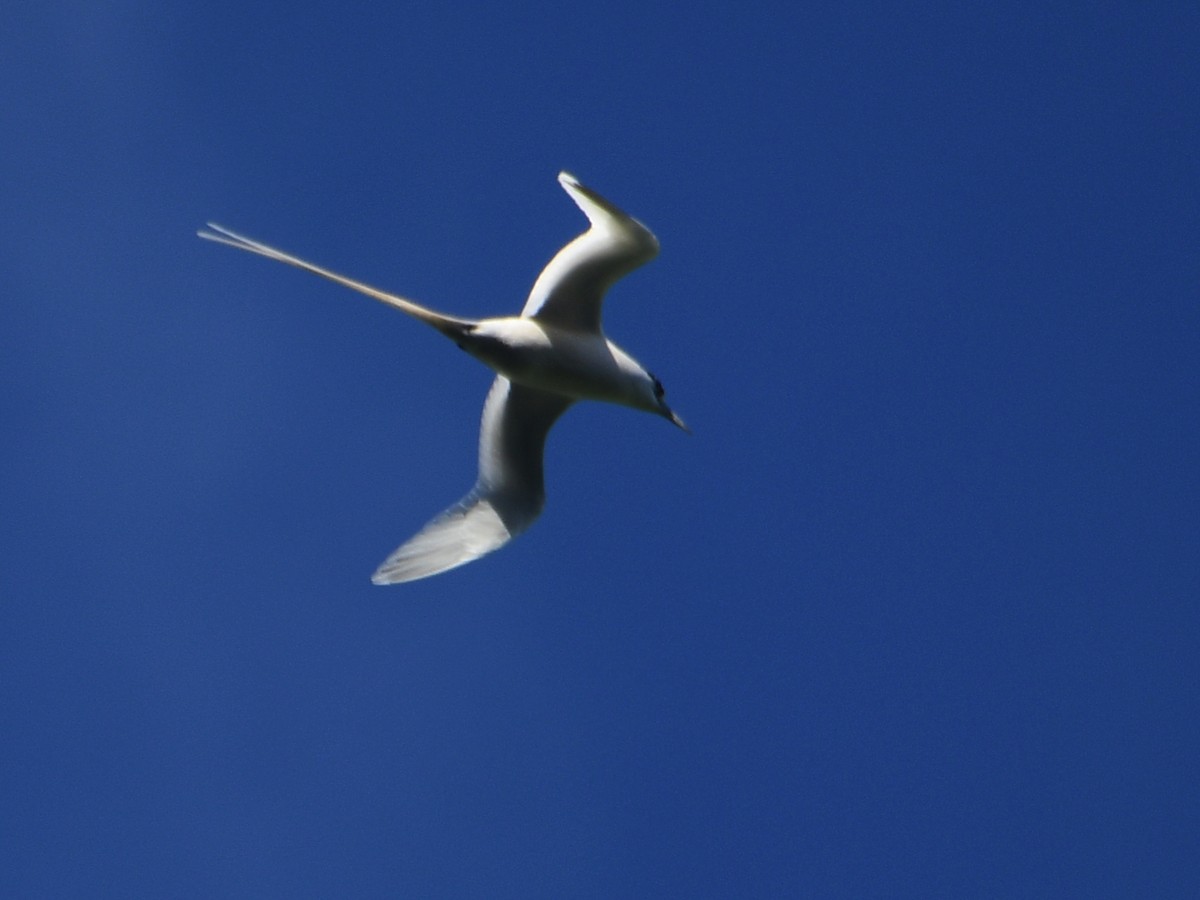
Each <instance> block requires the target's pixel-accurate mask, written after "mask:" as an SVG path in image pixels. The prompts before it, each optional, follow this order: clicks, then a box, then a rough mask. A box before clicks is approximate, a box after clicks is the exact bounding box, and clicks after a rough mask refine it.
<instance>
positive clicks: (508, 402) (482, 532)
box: [371, 376, 571, 584]
mask: <svg viewBox="0 0 1200 900" xmlns="http://www.w3.org/2000/svg"><path fill="white" fill-rule="evenodd" d="M570 405H571V399H570V398H569V397H564V396H560V395H558V394H551V393H547V392H546V391H539V390H536V389H534V388H529V387H523V386H522V385H518V384H513V383H511V382H510V381H509V380H508V379H507V378H504V377H502V376H501V377H497V378H496V380H495V381H494V382H493V383H492V389H491V391H489V392H488V397H487V401H486V402H485V403H484V405H483V422H482V425H481V426H480V434H479V480H478V481H476V483H475V487H474V488H472V489H471V492H470V493H469V494H467V496H465V497H464V498H463V499H462V500H460V501H459V502H458V503H456V504H454V506H452V507H450V508H449V509H448V510H446V511H445V512H443V513H442V514H441V515H439V516H438V517H437V518H435V519H434V520H433V521H432V522H430V523H429V524H428V525H426V526H425V527H424V528H422V529H421V530H420V531H419V532H418V533H417V534H416V535H415V536H414V537H412V538H410V539H409V540H408V541H407V542H406V543H405V544H404V545H403V546H401V547H400V549H398V550H397V551H396V552H395V553H393V554H392V555H391V556H389V557H388V558H387V559H386V560H385V561H384V563H383V565H381V566H380V567H379V569H378V570H377V571H376V572H375V574H374V575H373V576H371V580H372V581H373V582H375V583H376V584H399V583H401V582H405V581H415V580H416V579H418V578H426V577H428V576H430V575H436V574H438V573H439V572H445V571H446V570H447V569H453V568H455V567H456V566H461V565H463V564H464V563H468V562H471V560H473V559H478V558H479V557H481V556H484V555H485V554H488V553H491V552H492V551H493V550H498V549H499V548H500V547H503V546H504V545H505V544H507V543H508V542H509V541H510V540H512V538H514V537H516V536H517V535H518V534H520V533H521V532H522V531H524V530H525V529H526V528H528V527H529V526H530V525H532V524H533V522H534V520H535V519H537V517H538V515H539V514H540V513H541V511H542V503H543V502H544V500H545V497H546V494H545V487H544V483H543V479H542V450H543V448H544V447H545V444H546V435H547V434H548V433H549V431H550V428H551V426H552V425H553V424H554V423H555V421H556V420H557V419H558V417H559V416H561V415H562V414H563V412H564V411H566V409H567V407H568V406H570Z"/></svg>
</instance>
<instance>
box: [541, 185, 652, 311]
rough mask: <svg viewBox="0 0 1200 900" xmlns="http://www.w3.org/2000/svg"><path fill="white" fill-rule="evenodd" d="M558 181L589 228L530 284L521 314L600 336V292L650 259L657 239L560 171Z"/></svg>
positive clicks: (635, 220)
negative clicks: (531, 286)
mask: <svg viewBox="0 0 1200 900" xmlns="http://www.w3.org/2000/svg"><path fill="white" fill-rule="evenodd" d="M558 181H559V183H560V184H561V185H562V186H563V190H565V191H566V192H567V193H568V194H569V195H570V196H571V199H572V200H574V201H575V204H576V205H577V206H578V207H579V208H580V209H581V210H583V213H584V215H586V216H587V217H588V221H589V222H590V223H591V226H592V227H591V228H589V229H588V230H587V231H585V232H584V233H583V234H581V235H580V236H579V237H577V238H575V240H573V241H571V243H569V244H567V246H565V247H563V248H562V249H561V250H559V251H558V253H557V254H556V255H555V257H554V259H552V260H550V262H549V264H548V265H547V266H546V268H545V269H543V270H542V274H541V275H539V276H538V279H537V281H536V282H534V285H533V290H532V291H530V293H529V299H528V300H527V301H525V308H524V309H522V310H521V315H522V316H525V317H527V318H532V319H539V320H541V321H543V322H546V323H548V324H551V325H557V326H559V327H562V328H572V329H575V330H576V331H584V332H587V333H589V334H600V332H601V328H600V308H601V305H602V304H603V302H604V292H605V291H607V290H608V289H609V287H611V286H612V284H613V282H615V281H616V280H617V279H619V278H621V277H623V276H625V275H628V274H629V273H630V272H632V271H633V270H634V269H636V268H638V266H641V265H644V264H645V263H648V262H649V261H650V260H652V259H654V257H655V256H657V255H658V239H657V238H656V237H655V236H654V235H653V234H651V232H650V229H648V228H647V227H646V226H645V225H643V224H642V223H641V222H639V221H638V220H637V219H634V218H633V217H631V216H628V215H626V214H625V213H624V212H622V211H621V210H619V209H618V208H617V207H615V206H613V205H612V204H611V203H609V202H608V201H607V200H605V199H604V198H603V197H601V196H600V195H599V194H597V193H596V192H595V191H593V190H591V189H590V188H587V187H584V186H583V185H582V184H580V183H579V182H578V181H577V180H576V179H575V177H574V176H573V175H570V174H568V173H567V172H560V173H559V176H558Z"/></svg>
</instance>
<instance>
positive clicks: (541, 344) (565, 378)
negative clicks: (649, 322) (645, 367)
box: [462, 318, 629, 403]
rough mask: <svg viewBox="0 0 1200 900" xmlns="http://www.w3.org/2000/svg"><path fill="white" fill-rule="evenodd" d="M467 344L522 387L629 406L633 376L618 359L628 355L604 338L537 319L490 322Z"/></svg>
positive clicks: (470, 349) (476, 332)
mask: <svg viewBox="0 0 1200 900" xmlns="http://www.w3.org/2000/svg"><path fill="white" fill-rule="evenodd" d="M462 346H463V349H464V350H466V351H467V352H469V353H470V354H471V355H472V356H475V357H476V358H478V359H479V360H481V361H482V362H484V363H485V364H487V365H488V366H489V367H490V368H492V369H494V370H495V371H496V372H498V373H499V374H501V375H503V376H504V377H505V378H508V379H509V380H510V381H514V382H516V383H518V384H523V385H525V386H527V387H532V388H537V389H539V390H544V391H549V392H550V393H554V394H563V395H565V396H568V397H573V398H575V399H579V400H603V401H608V402H610V403H625V402H627V400H626V397H627V394H628V393H629V378H628V375H627V373H626V372H625V370H624V367H623V366H622V365H621V362H620V360H619V359H618V355H620V356H624V354H621V353H620V351H619V350H616V348H614V347H612V346H611V345H610V344H609V342H608V341H607V340H605V338H604V336H603V335H593V334H582V333H579V332H574V331H568V330H566V329H559V328H552V327H548V326H544V325H542V324H541V323H538V322H536V321H534V320H532V319H524V318H521V319H490V320H485V321H484V322H481V323H480V324H479V326H477V327H476V328H475V330H474V331H473V332H472V334H471V335H470V336H469V337H468V338H467V339H466V340H464V342H463V345H462ZM614 351H615V352H614Z"/></svg>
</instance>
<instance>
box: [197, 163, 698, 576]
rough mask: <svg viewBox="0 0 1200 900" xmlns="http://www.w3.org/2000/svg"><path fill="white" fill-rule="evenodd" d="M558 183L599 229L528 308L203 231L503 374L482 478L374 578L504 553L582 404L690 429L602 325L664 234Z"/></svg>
mask: <svg viewBox="0 0 1200 900" xmlns="http://www.w3.org/2000/svg"><path fill="white" fill-rule="evenodd" d="M558 181H559V184H561V185H562V187H563V190H565V191H566V192H567V195H568V196H570V198H571V199H572V200H573V201H574V202H575V204H576V206H578V207H579V209H580V210H581V211H582V212H583V214H584V215H585V216H586V217H587V219H588V223H589V227H588V228H587V229H586V230H585V231H584V232H583V233H582V234H580V235H579V236H578V237H576V238H575V239H574V240H572V241H570V242H569V243H568V244H567V245H566V246H564V247H563V248H562V249H561V250H559V251H558V253H556V254H555V255H554V257H553V258H552V259H551V260H550V262H549V263H548V264H547V265H546V267H545V268H544V269H543V270H542V272H541V274H540V275H539V276H538V277H537V279H536V280H535V282H534V284H533V288H532V290H531V291H530V293H529V297H528V299H527V300H526V301H525V305H524V307H523V308H522V309H521V312H520V314H519V315H517V316H502V317H495V318H484V319H468V318H462V317H458V316H450V315H446V314H444V313H441V312H437V311H435V310H433V309H431V308H429V307H427V306H424V305H422V304H420V303H416V302H414V301H413V300H409V299H406V298H404V297H400V296H397V295H395V294H391V293H388V292H386V291H382V290H379V289H378V288H375V287H372V286H370V285H368V284H365V283H363V282H361V281H356V280H354V279H352V278H348V277H346V276H345V275H340V274H338V273H337V272H334V271H332V270H330V269H326V268H323V267H321V266H318V265H315V264H313V263H311V262H307V261H306V260H303V259H300V258H299V257H296V256H292V255H291V254H289V253H285V252H283V251H282V250H277V249H275V248H274V247H270V246H268V245H267V244H263V243H260V242H259V241H256V240H252V239H251V238H248V237H245V236H244V235H241V234H238V233H237V232H234V231H231V230H230V229H228V228H225V227H223V226H221V225H218V224H216V223H214V222H209V223H207V228H206V229H201V230H199V231H198V232H197V235H198V236H199V237H201V238H204V239H205V240H208V241H214V242H216V243H218V244H225V245H227V246H229V247H234V248H236V249H238V250H244V251H246V252H248V253H254V254H257V255H258V256H264V257H266V258H267V259H273V260H277V261H278V262H282V263H286V264H288V265H291V266H295V267H297V268H299V269H304V270H305V271H308V272H312V273H314V274H316V275H320V276H321V277H323V278H327V279H329V280H331V281H334V282H336V283H338V284H340V285H343V286H345V287H348V288H351V289H353V290H355V291H358V292H359V293H362V294H365V295H367V296H368V297H372V298H374V299H376V300H379V301H381V302H383V303H386V304H388V305H390V306H393V307H395V308H397V309H399V310H400V311H401V312H404V313H407V314H408V315H410V316H412V317H413V318H414V319H417V320H418V321H420V322H424V323H425V324H426V325H429V326H431V327H433V328H434V329H435V330H437V331H438V332H440V333H441V334H443V335H445V336H446V337H448V338H450V340H452V341H454V343H455V344H457V345H458V347H459V348H461V349H462V350H465V351H466V352H467V353H469V354H470V355H471V356H473V357H475V358H476V359H478V360H479V361H481V362H482V363H484V364H485V365H486V366H488V367H489V368H490V369H492V370H493V371H494V372H495V373H496V378H495V380H494V381H493V382H492V386H491V389H490V390H489V391H488V394H487V399H486V400H485V402H484V404H483V416H482V420H481V423H480V429H479V474H478V477H477V478H476V481H475V485H474V486H473V487H472V488H471V490H470V491H469V492H468V493H467V495H466V496H465V497H463V498H462V499H461V500H459V501H458V502H457V503H455V504H454V505H453V506H451V507H450V508H449V509H447V510H445V511H444V512H442V513H441V514H440V515H438V516H436V517H435V518H433V519H432V520H431V521H429V522H428V523H427V524H426V525H425V526H424V527H423V528H422V529H421V530H420V531H418V532H417V533H416V534H415V535H414V536H413V537H412V538H410V539H409V540H408V541H406V542H405V543H403V544H402V545H401V546H400V547H399V548H398V549H397V550H396V551H395V552H394V553H392V554H391V555H390V556H388V557H387V559H385V560H384V562H383V563H382V564H381V565H380V566H379V568H378V569H377V570H376V571H375V573H374V575H372V576H371V580H372V582H374V583H375V584H380V585H384V584H401V583H404V582H409V581H416V580H417V579H420V578H428V577H430V576H432V575H437V574H440V573H442V572H446V571H448V570H450V569H454V568H456V567H458V566H461V565H464V564H465V563H469V562H471V561H473V560H476V559H479V558H480V557H482V556H485V555H486V554H488V553H491V552H492V551H494V550H498V549H499V548H501V547H503V546H504V545H505V544H507V543H508V542H509V541H510V540H512V539H513V538H514V537H516V536H517V535H518V534H520V533H521V532H523V531H525V530H526V529H527V528H528V527H529V526H530V525H532V524H533V522H534V521H535V520H536V519H537V518H538V516H539V515H540V514H541V512H542V507H543V506H544V504H545V496H546V493H545V483H544V476H543V451H544V448H545V444H546V435H547V434H548V433H549V431H550V428H551V427H552V426H553V425H554V423H555V422H556V421H557V420H558V418H559V417H560V416H561V415H562V414H563V413H564V412H566V411H567V409H568V407H570V406H571V404H572V403H574V402H575V401H577V400H598V401H602V402H607V403H615V404H619V405H621V406H627V407H630V408H632V409H636V410H642V411H645V412H651V413H655V414H657V415H659V416H662V417H663V418H665V419H667V420H668V421H669V422H671V423H672V424H674V425H676V426H678V427H679V428H681V429H683V430H684V431H690V429H688V427H687V425H685V424H684V422H683V420H682V419H681V418H680V417H679V416H678V415H676V414H675V412H674V411H672V410H671V408H670V407H669V406H668V405H667V403H666V400H665V391H664V390H663V386H662V382H661V381H659V380H658V379H657V378H656V377H655V376H654V375H653V374H652V373H651V372H649V371H648V370H647V369H646V368H645V367H644V366H642V364H641V363H639V362H637V360H635V359H634V358H633V357H632V356H630V355H629V354H628V353H626V352H625V351H624V350H622V349H621V348H620V347H618V346H617V345H616V344H614V343H613V342H612V341H610V340H609V339H608V338H607V337H606V336H605V334H604V329H603V327H602V326H601V322H600V314H601V306H602V305H603V301H604V295H605V293H606V292H607V291H608V289H609V288H610V287H612V285H613V284H614V283H615V282H616V281H617V280H618V279H620V278H623V277H624V276H626V275H628V274H629V273H630V272H632V271H633V270H635V269H637V268H639V267H640V266H643V265H645V264H646V263H648V262H650V260H652V259H654V258H655V257H656V256H657V255H658V251H659V244H658V239H657V238H656V237H655V236H654V234H653V233H651V231H650V229H648V228H647V227H646V226H645V225H643V224H642V223H641V222H639V221H638V220H637V219H634V218H633V217H632V216H629V215H627V214H626V213H625V212H623V211H621V210H620V209H619V208H618V207H617V206H615V205H614V204H612V203H610V202H609V201H608V200H606V199H604V198H603V197H602V196H600V194H598V193H596V192H595V191H594V190H592V189H590V188H588V187H585V186H584V185H583V184H581V183H580V181H579V180H578V179H577V178H575V176H573V175H571V174H570V173H568V172H565V171H564V172H560V173H559V175H558Z"/></svg>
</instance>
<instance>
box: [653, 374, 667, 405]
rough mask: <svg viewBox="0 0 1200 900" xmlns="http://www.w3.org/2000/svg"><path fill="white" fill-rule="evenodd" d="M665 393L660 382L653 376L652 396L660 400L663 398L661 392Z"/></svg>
mask: <svg viewBox="0 0 1200 900" xmlns="http://www.w3.org/2000/svg"><path fill="white" fill-rule="evenodd" d="M665 393H666V390H665V389H664V388H663V386H662V382H661V381H659V380H658V379H657V378H655V379H654V396H655V398H656V399H658V400H661V399H662V398H663V394H665Z"/></svg>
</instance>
